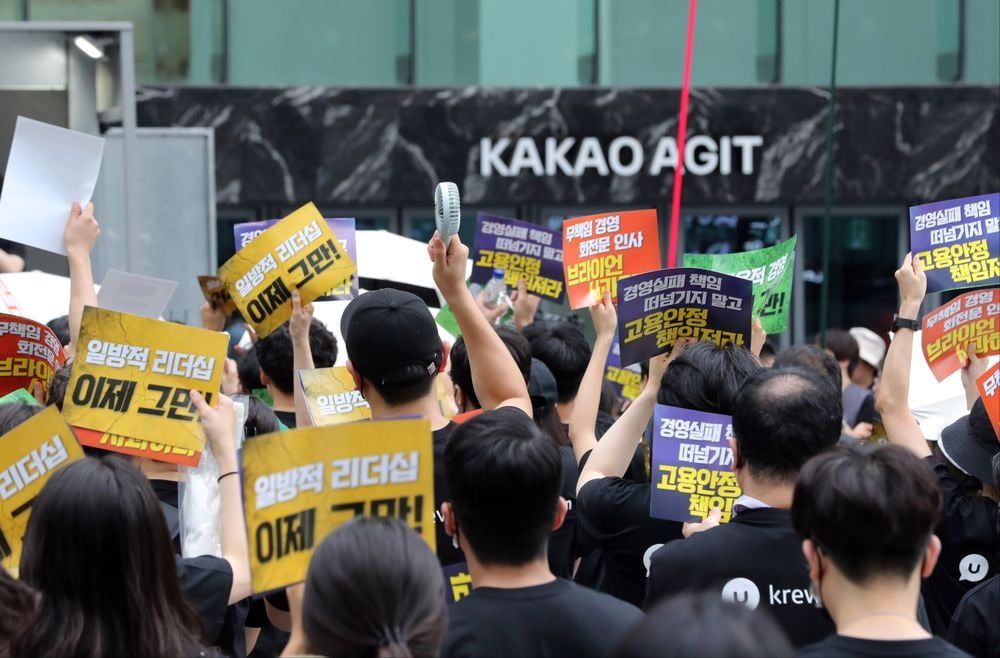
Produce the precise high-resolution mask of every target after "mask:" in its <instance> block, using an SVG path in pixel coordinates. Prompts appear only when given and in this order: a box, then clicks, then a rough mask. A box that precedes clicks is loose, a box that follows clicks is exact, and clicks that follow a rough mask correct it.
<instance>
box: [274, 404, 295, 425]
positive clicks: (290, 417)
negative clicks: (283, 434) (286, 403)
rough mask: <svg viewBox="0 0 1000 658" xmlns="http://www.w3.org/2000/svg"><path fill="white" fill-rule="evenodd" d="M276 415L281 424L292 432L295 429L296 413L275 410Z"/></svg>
mask: <svg viewBox="0 0 1000 658" xmlns="http://www.w3.org/2000/svg"><path fill="white" fill-rule="evenodd" d="M274 415H275V416H277V417H278V420H280V421H281V424H282V425H284V426H285V427H287V428H288V429H290V430H293V429H295V412H294V411H278V410H277V409H275V410H274Z"/></svg>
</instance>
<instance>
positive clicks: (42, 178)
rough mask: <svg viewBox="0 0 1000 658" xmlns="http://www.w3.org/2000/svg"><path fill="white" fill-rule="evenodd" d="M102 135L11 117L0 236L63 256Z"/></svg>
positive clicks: (97, 163) (95, 167) (93, 177)
mask: <svg viewBox="0 0 1000 658" xmlns="http://www.w3.org/2000/svg"><path fill="white" fill-rule="evenodd" d="M103 155H104V139H103V138H101V137H95V136H93V135H87V134H85V133H81V132H76V131H75V130H67V129H66V128H60V127H58V126H53V125H49V124H47V123H42V122H41V121H34V120H33V119H26V118H24V117H17V125H16V126H15V128H14V140H13V142H12V143H11V146H10V157H9V158H7V169H6V171H5V172H4V183H3V194H2V195H0V238H5V239H7V240H13V241H15V242H20V243H22V244H26V245H29V246H32V247H38V248H39V249H44V250H46V251H51V252H53V253H57V254H65V253H66V247H65V245H63V228H65V226H66V218H67V217H68V216H69V210H70V207H71V206H72V205H73V202H74V201H79V202H80V205H81V206H83V205H86V204H87V203H88V202H89V201H90V197H91V196H92V195H93V194H94V185H96V184H97V174H98V172H99V171H100V169H101V157H102V156H103Z"/></svg>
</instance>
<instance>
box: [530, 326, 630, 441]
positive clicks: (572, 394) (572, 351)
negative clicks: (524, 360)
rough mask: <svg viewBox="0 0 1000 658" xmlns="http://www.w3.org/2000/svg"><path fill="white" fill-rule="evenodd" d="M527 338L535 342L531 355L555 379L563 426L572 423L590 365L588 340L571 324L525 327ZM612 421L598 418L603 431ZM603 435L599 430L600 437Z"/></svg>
mask: <svg viewBox="0 0 1000 658" xmlns="http://www.w3.org/2000/svg"><path fill="white" fill-rule="evenodd" d="M524 337H525V338H527V339H528V342H529V343H531V355H532V356H533V357H534V358H536V359H538V360H539V361H541V362H542V363H544V364H545V365H546V367H548V369H549V370H550V371H551V372H552V376H553V377H555V379H556V390H557V391H558V393H559V397H558V401H557V404H556V410H557V411H558V412H559V418H560V420H562V422H563V424H569V422H570V418H571V417H572V415H573V406H574V401H575V400H576V394H577V391H578V390H579V389H580V382H581V381H582V380H583V373H584V371H586V369H587V364H588V363H589V362H590V345H589V344H587V339H586V338H585V337H584V335H583V332H582V331H581V330H580V328H579V327H577V326H576V325H574V324H572V323H570V322H550V323H542V322H536V323H535V324H532V325H530V326H528V327H525V329H524ZM612 422H613V420H612V418H611V417H610V416H607V415H606V414H604V415H601V414H599V415H598V423H599V424H600V426H601V428H602V430H606V429H607V428H608V427H610V426H611V423H612ZM603 433H604V432H603V431H601V430H598V434H603Z"/></svg>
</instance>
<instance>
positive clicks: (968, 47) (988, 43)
mask: <svg viewBox="0 0 1000 658" xmlns="http://www.w3.org/2000/svg"><path fill="white" fill-rule="evenodd" d="M965 81H966V82H987V83H989V82H991V83H993V84H996V83H998V82H1000V2H997V0H965Z"/></svg>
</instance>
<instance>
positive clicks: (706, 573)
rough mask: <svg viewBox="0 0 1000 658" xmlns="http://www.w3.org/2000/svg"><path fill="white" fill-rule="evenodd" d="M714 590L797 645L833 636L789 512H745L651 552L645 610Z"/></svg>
mask: <svg viewBox="0 0 1000 658" xmlns="http://www.w3.org/2000/svg"><path fill="white" fill-rule="evenodd" d="M703 590H713V591H717V592H720V593H721V594H722V597H723V598H725V599H730V600H734V601H736V602H738V603H744V604H746V605H747V606H749V607H751V608H758V607H759V608H762V609H765V610H767V611H768V612H770V613H771V616H772V617H773V618H774V620H775V621H776V622H777V623H778V625H779V626H781V628H782V629H783V630H784V631H785V633H786V634H787V635H788V639H789V640H790V641H791V642H792V644H793V645H795V646H797V647H801V646H804V645H806V644H809V643H811V642H817V641H819V640H821V639H822V638H824V637H826V636H827V635H830V634H831V633H833V632H834V625H833V621H831V620H830V617H829V615H828V614H827V612H826V610H825V609H823V608H821V607H817V603H816V599H815V597H814V596H813V595H812V593H811V590H810V588H809V571H808V568H807V566H806V560H805V557H803V555H802V540H801V539H800V538H799V536H798V535H797V534H796V532H795V529H794V528H793V527H792V516H791V512H790V511H789V510H781V509H773V508H763V509H749V510H745V511H743V512H741V513H739V514H737V515H736V516H735V517H734V518H733V520H732V521H731V522H729V523H726V524H723V525H720V526H718V527H716V528H712V529H711V530H706V531H704V532H699V533H697V534H695V535H692V536H691V537H688V538H687V539H684V540H682V541H675V542H671V543H669V544H667V545H666V546H664V547H663V548H661V549H660V550H658V551H656V552H655V553H654V554H653V558H652V562H651V564H650V567H649V587H648V590H647V596H646V602H645V604H644V607H645V608H646V609H647V610H648V609H649V608H651V607H652V606H653V605H654V604H655V603H657V602H658V601H660V600H662V599H664V598H666V597H668V596H672V595H674V594H677V593H679V592H684V591H703Z"/></svg>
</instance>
